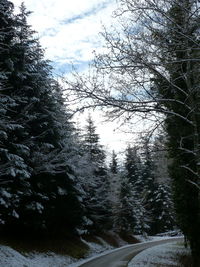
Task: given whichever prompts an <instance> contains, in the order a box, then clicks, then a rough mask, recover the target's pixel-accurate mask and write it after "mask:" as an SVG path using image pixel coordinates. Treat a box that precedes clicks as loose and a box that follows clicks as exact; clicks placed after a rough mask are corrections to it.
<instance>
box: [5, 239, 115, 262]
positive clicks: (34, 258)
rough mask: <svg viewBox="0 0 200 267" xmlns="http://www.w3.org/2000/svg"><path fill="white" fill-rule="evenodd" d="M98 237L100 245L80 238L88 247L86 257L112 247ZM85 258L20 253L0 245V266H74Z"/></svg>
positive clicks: (49, 253) (50, 253)
mask: <svg viewBox="0 0 200 267" xmlns="http://www.w3.org/2000/svg"><path fill="white" fill-rule="evenodd" d="M98 238H99V239H100V241H101V243H102V245H99V244H96V243H93V242H87V241H85V240H82V241H83V242H84V243H86V244H87V245H88V246H89V248H90V250H89V253H88V255H87V258H91V257H95V256H97V255H99V254H101V253H102V252H104V251H106V252H108V251H110V250H112V249H113V247H112V246H110V245H109V244H107V243H106V242H105V241H104V240H103V239H101V238H100V237H98ZM87 260H88V259H85V260H79V261H78V260H77V259H74V258H71V257H69V256H63V255H58V254H55V253H52V252H48V253H38V252H32V253H23V254H22V253H19V252H18V251H16V250H14V249H12V248H10V247H8V246H2V245H0V267H52V266H56V267H65V266H67V267H76V266H79V265H80V264H81V263H82V262H85V261H87Z"/></svg>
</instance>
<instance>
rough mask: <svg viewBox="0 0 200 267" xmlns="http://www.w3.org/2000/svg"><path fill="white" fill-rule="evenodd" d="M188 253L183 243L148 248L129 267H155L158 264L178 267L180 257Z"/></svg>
mask: <svg viewBox="0 0 200 267" xmlns="http://www.w3.org/2000/svg"><path fill="white" fill-rule="evenodd" d="M184 253H188V254H189V249H186V248H184V246H183V243H180V242H176V241H174V242H172V243H166V244H163V245H158V246H154V247H152V248H148V249H146V250H144V251H142V252H141V253H139V254H138V255H136V256H135V257H134V258H133V259H132V260H131V261H130V262H129V264H128V267H144V266H148V267H154V266H156V264H163V265H164V266H167V265H170V266H178V255H180V254H184Z"/></svg>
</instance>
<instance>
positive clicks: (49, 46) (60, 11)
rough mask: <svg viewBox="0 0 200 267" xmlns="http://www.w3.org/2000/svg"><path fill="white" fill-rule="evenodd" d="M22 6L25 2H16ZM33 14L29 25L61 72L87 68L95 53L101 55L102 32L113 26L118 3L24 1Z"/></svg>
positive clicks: (112, 0) (97, 0) (109, 0)
mask: <svg viewBox="0 0 200 267" xmlns="http://www.w3.org/2000/svg"><path fill="white" fill-rule="evenodd" d="M13 3H14V4H15V5H16V6H18V5H19V4H20V3H21V0H13ZM24 3H25V5H26V7H27V9H28V10H30V11H32V12H33V13H32V15H31V16H30V19H29V22H30V24H31V25H32V26H33V28H34V29H35V30H36V31H37V32H38V33H39V37H40V41H41V44H42V46H43V47H44V48H46V56H47V58H48V59H50V60H52V61H53V62H54V66H55V68H56V70H57V71H58V72H61V73H63V72H68V71H69V69H70V67H71V64H72V63H73V64H74V65H75V66H76V67H78V68H79V69H83V68H86V67H87V65H88V63H89V62H90V61H91V59H92V57H93V51H94V50H95V51H100V50H101V47H102V46H101V44H100V38H99V32H100V31H101V29H102V25H107V26H108V27H109V25H111V23H112V13H113V11H114V10H115V9H116V6H117V4H116V0H24Z"/></svg>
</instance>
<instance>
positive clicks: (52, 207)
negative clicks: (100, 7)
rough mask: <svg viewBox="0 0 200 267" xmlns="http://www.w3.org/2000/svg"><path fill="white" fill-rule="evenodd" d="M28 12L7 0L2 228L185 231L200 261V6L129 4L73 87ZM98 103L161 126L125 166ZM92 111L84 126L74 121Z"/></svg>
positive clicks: (127, 154) (2, 25) (1, 42)
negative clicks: (57, 70)
mask: <svg viewBox="0 0 200 267" xmlns="http://www.w3.org/2000/svg"><path fill="white" fill-rule="evenodd" d="M29 15H30V12H29V11H28V10H27V9H26V7H25V5H24V4H23V3H22V4H21V6H20V10H19V12H18V13H16V12H15V8H14V5H13V4H12V2H10V1H7V0H0V88H1V98H0V106H1V108H0V117H1V119H0V185H1V187H0V233H1V234H2V233H4V235H5V234H6V235H20V236H22V235H37V236H38V237H40V238H43V237H46V236H49V235H51V236H56V237H58V236H63V235H67V234H69V233H70V235H74V236H76V237H77V236H79V237H80V236H81V235H87V234H95V233H98V232H107V231H109V230H112V231H114V232H116V233H120V234H129V235H134V234H141V235H144V236H145V235H156V234H158V233H162V232H167V231H170V230H174V229H180V230H181V231H182V232H183V234H184V236H185V239H186V240H187V241H188V244H189V245H190V248H191V252H192V258H193V266H194V267H197V266H199V264H200V259H199V252H200V228H199V223H200V203H199V199H200V198H199V193H200V192H199V190H200V184H199V181H200V180H199V178H200V177H199V176H200V169H199V166H200V163H199V159H200V141H199V133H200V116H199V107H200V106H199V105H200V93H199V92H200V91H199V68H198V66H199V60H200V59H199V52H198V51H199V49H200V39H199V30H200V26H199V25H200V24H199V21H200V10H199V3H198V1H194V0H184V1H181V0H167V1H158V0H144V1H135V0H120V8H119V9H118V10H116V13H115V17H116V20H120V23H121V28H118V30H116V31H114V32H113V31H112V32H109V29H104V32H103V33H102V38H103V39H104V42H105V45H106V47H107V49H106V50H105V53H103V54H97V55H95V59H94V62H93V66H92V68H93V72H92V75H91V74H90V75H88V76H87V75H86V76H80V75H79V74H78V73H76V72H75V71H74V73H73V79H72V80H70V79H65V81H64V83H63V82H62V83H60V82H59V79H58V78H57V77H56V76H55V74H54V70H53V68H52V64H51V62H50V61H48V60H47V59H46V58H45V51H44V49H43V48H42V47H41V45H40V41H39V39H38V38H37V34H36V32H35V31H34V30H33V29H32V27H31V26H30V25H29V23H28V17H29ZM74 108H75V109H76V110H74ZM91 108H92V110H93V109H98V108H101V110H102V111H103V112H105V115H106V116H107V118H108V120H109V119H116V118H120V119H122V120H123V121H124V123H126V124H127V125H129V124H130V126H131V121H132V120H133V119H134V118H135V117H136V116H139V117H140V119H142V120H144V121H148V120H150V121H151V129H149V132H148V133H146V134H144V135H141V137H140V138H138V139H137V141H135V142H134V143H133V144H130V145H128V146H127V147H126V149H125V151H124V152H123V154H124V157H123V159H122V158H121V157H119V155H117V154H116V152H115V151H112V157H111V158H110V159H108V157H107V154H108V152H107V151H106V150H105V148H104V147H103V146H102V145H101V142H100V136H99V134H98V132H97V128H96V126H97V125H96V124H97V122H95V121H94V119H93V118H92V116H91V115H90V113H89V111H90V110H91ZM88 109H89V111H88V117H87V120H86V122H85V126H84V127H83V128H81V127H78V126H77V125H76V124H75V122H74V121H73V114H74V113H77V112H80V111H83V110H88ZM30 233H31V234H30Z"/></svg>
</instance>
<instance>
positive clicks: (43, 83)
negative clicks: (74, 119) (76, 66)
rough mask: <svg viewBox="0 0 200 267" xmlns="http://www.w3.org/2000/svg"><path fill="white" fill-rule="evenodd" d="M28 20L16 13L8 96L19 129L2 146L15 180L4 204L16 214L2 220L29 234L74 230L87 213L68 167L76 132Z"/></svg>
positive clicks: (9, 114) (4, 193)
mask: <svg viewBox="0 0 200 267" xmlns="http://www.w3.org/2000/svg"><path fill="white" fill-rule="evenodd" d="M28 15H29V12H27V11H26V8H25V6H24V4H22V5H21V7H20V13H19V14H18V15H17V16H14V15H13V14H11V16H12V17H14V20H13V27H14V29H15V36H14V38H13V39H12V45H10V46H9V55H10V57H9V58H10V63H12V64H10V65H12V69H11V70H10V71H9V72H6V70H4V69H3V71H4V73H6V86H7V87H6V88H9V90H6V91H5V95H6V96H7V97H8V96H9V97H10V95H11V96H12V97H13V99H14V101H15V102H14V104H15V105H13V107H12V109H8V112H7V114H6V115H7V120H8V122H9V123H8V125H11V123H12V122H13V121H14V122H15V125H14V126H15V127H14V126H13V127H10V131H8V130H9V129H8V130H7V131H6V133H7V135H8V138H7V139H6V140H5V142H4V143H3V142H2V147H4V146H5V145H6V147H7V151H5V152H4V153H5V154H6V158H7V161H8V164H10V165H12V169H11V171H10V174H9V173H8V175H7V177H6V179H7V180H8V181H9V180H11V178H12V183H10V188H9V191H8V190H7V187H5V188H6V190H7V191H5V188H4V189H3V191H2V199H3V201H4V202H5V197H7V198H9V202H8V203H11V204H9V205H10V206H12V209H13V211H12V213H11V212H10V211H8V210H6V211H5V213H4V214H3V215H4V217H5V218H6V216H7V217H8V216H13V217H14V218H15V221H13V220H11V219H9V218H7V219H5V220H4V221H5V223H6V226H7V227H8V226H9V225H11V226H12V225H13V224H15V228H16V226H17V225H19V227H22V228H24V230H25V229H26V228H28V229H32V230H34V229H35V230H42V229H46V231H51V232H52V231H55V232H56V231H60V230H62V229H63V228H66V227H67V228H68V229H72V230H74V229H75V228H76V226H77V225H78V224H79V223H80V221H81V214H82V212H81V206H80V202H79V200H78V197H79V194H78V192H77V190H76V187H75V176H74V172H73V171H72V168H71V167H70V166H69V165H67V163H66V158H67V157H66V154H67V152H68V151H69V149H68V148H67V146H69V143H68V141H69V133H70V132H71V131H72V128H71V126H70V123H66V121H67V117H66V115H67V114H66V113H65V112H64V101H63V100H62V96H61V91H60V87H59V85H58V84H57V83H56V82H55V81H54V80H53V79H52V76H51V68H50V65H49V63H48V61H46V60H44V51H43V49H42V48H41V47H40V44H39V41H38V40H37V39H36V38H35V37H34V31H32V30H31V27H30V26H29V25H28V24H27V16H28ZM10 65H9V66H10ZM4 80H5V79H4ZM4 84H5V82H4ZM16 122H17V123H18V124H16ZM67 140H68V141H67ZM8 152H9V153H10V154H9V156H8ZM11 152H12V154H11ZM10 155H11V156H10ZM3 163H4V164H5V162H3ZM13 166H14V168H13ZM7 167H9V165H8V166H7ZM8 170H9V168H8ZM13 177H14V178H13ZM4 180H5V177H4ZM3 201H1V202H2V203H4V202H3ZM6 205H7V206H8V204H6ZM6 205H5V204H4V207H6ZM16 205H17V206H16ZM15 207H16V208H15ZM73 207H74V208H73ZM14 208H15V209H14ZM10 214H11V215H10Z"/></svg>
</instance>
